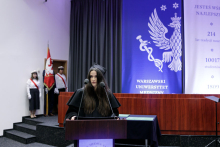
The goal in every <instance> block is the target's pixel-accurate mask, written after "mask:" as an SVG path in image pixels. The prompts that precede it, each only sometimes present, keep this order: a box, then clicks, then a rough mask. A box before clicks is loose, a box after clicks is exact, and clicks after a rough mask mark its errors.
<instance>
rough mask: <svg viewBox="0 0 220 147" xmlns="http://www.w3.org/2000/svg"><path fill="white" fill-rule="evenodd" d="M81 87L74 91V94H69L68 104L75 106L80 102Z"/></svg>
mask: <svg viewBox="0 0 220 147" xmlns="http://www.w3.org/2000/svg"><path fill="white" fill-rule="evenodd" d="M83 89H84V88H80V89H77V90H76V91H75V92H74V94H73V95H72V96H71V98H70V99H69V101H68V102H67V105H68V106H75V107H79V106H80V102H81V98H82V94H83ZM82 107H83V106H82Z"/></svg>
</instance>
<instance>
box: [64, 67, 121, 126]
mask: <svg viewBox="0 0 220 147" xmlns="http://www.w3.org/2000/svg"><path fill="white" fill-rule="evenodd" d="M101 71H102V70H100V69H99V68H94V67H92V68H90V71H89V73H88V76H87V78H88V79H89V83H88V84H87V85H86V86H85V88H81V89H78V90H77V91H76V92H74V94H73V96H72V97H71V98H70V100H69V101H68V103H67V105H68V106H69V109H68V110H67V113H66V117H65V120H66V119H71V120H74V119H75V118H76V116H78V111H79V106H80V102H81V97H82V93H83V90H84V97H83V102H82V106H81V109H80V113H79V116H83V117H108V116H111V115H112V111H111V108H110V106H109V102H108V99H107V96H106V93H105V90H104V88H103V87H101V86H100V82H104V83H105V87H106V89H107V92H108V96H109V99H110V103H111V106H112V109H113V113H114V114H115V115H116V116H118V115H119V112H118V109H117V108H118V107H120V106H121V105H120V103H119V102H118V100H117V99H116V97H115V96H114V95H113V93H112V92H111V91H110V89H109V88H108V86H107V84H106V82H105V79H104V77H103V74H102V72H101ZM65 120H64V124H65Z"/></svg>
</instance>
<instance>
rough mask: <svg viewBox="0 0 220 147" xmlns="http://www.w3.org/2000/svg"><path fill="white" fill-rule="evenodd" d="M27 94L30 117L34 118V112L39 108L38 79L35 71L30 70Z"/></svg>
mask: <svg viewBox="0 0 220 147" xmlns="http://www.w3.org/2000/svg"><path fill="white" fill-rule="evenodd" d="M27 94H28V99H29V110H30V113H31V115H30V117H31V118H35V117H36V115H35V112H36V110H37V109H39V108H40V97H41V90H40V80H39V79H38V75H37V71H36V70H34V71H33V72H31V78H30V79H28V81H27Z"/></svg>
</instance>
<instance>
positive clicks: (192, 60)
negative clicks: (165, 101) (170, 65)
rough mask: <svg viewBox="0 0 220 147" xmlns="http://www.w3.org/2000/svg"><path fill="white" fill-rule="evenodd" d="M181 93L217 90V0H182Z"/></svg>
mask: <svg viewBox="0 0 220 147" xmlns="http://www.w3.org/2000/svg"><path fill="white" fill-rule="evenodd" d="M184 17H185V18H184V32H185V34H184V36H185V93H186V94H219V93H220V29H219V26H220V3H219V1H216V0H193V1H192V0H184Z"/></svg>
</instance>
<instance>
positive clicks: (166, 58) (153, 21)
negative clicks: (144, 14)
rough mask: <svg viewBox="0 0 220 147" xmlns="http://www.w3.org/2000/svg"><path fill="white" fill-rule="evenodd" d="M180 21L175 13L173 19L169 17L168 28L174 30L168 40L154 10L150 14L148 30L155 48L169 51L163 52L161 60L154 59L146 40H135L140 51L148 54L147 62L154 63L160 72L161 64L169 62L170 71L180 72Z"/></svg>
mask: <svg viewBox="0 0 220 147" xmlns="http://www.w3.org/2000/svg"><path fill="white" fill-rule="evenodd" d="M180 19H181V17H177V13H175V17H171V20H172V23H170V24H169V25H168V26H170V27H172V28H174V32H173V34H172V36H171V38H170V39H168V38H166V36H165V34H166V33H167V32H168V29H167V28H166V27H165V26H164V25H163V23H162V22H161V21H160V19H159V17H158V15H157V11H156V9H154V13H152V14H151V17H150V18H149V20H150V22H149V23H148V26H149V28H150V30H149V33H150V34H151V36H150V37H151V38H152V39H153V42H154V43H155V45H156V46H157V47H159V48H160V49H164V50H170V49H171V51H166V52H163V60H160V59H154V57H153V55H152V52H153V49H152V48H151V47H147V44H148V43H150V42H148V41H147V40H146V41H143V40H142V39H141V35H139V36H137V38H136V39H138V40H139V41H140V43H141V44H140V50H141V51H147V52H148V60H149V61H154V63H155V65H156V67H158V68H159V71H161V72H162V68H163V62H165V63H166V62H171V63H170V64H169V65H168V67H169V68H170V70H172V71H175V72H177V71H181V70H182V62H181V60H180V58H181V56H182V39H181V32H180V26H181V23H180Z"/></svg>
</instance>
